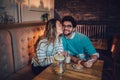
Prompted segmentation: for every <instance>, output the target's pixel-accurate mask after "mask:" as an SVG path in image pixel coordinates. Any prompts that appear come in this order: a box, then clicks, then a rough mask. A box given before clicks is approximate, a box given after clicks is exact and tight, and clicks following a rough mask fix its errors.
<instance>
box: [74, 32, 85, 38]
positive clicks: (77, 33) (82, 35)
mask: <svg viewBox="0 0 120 80" xmlns="http://www.w3.org/2000/svg"><path fill="white" fill-rule="evenodd" d="M75 34H76V36H79V37H81V38H87V36H86V35H85V34H83V33H79V32H75Z"/></svg>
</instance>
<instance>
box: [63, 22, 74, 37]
mask: <svg viewBox="0 0 120 80" xmlns="http://www.w3.org/2000/svg"><path fill="white" fill-rule="evenodd" d="M74 30H75V28H73V25H72V23H71V22H70V21H64V22H63V34H64V35H65V36H66V37H68V38H70V37H71V36H72V34H73V32H74Z"/></svg>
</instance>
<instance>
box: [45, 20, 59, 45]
mask: <svg viewBox="0 0 120 80" xmlns="http://www.w3.org/2000/svg"><path fill="white" fill-rule="evenodd" d="M57 21H60V22H61V20H59V19H56V18H53V19H50V20H48V22H47V23H46V29H45V32H44V34H45V38H46V39H47V41H48V44H49V43H51V42H54V41H55V39H56V22H57Z"/></svg>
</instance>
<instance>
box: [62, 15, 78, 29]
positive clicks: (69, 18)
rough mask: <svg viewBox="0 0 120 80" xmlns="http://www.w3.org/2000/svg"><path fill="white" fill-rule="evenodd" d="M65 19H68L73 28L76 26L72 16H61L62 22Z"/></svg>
mask: <svg viewBox="0 0 120 80" xmlns="http://www.w3.org/2000/svg"><path fill="white" fill-rule="evenodd" d="M65 21H70V22H71V23H72V25H73V27H74V28H75V27H76V21H75V20H74V18H73V17H72V16H65V17H63V19H62V24H63V23H64V22H65Z"/></svg>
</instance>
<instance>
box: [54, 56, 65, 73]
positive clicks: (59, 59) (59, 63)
mask: <svg viewBox="0 0 120 80" xmlns="http://www.w3.org/2000/svg"><path fill="white" fill-rule="evenodd" d="M64 59H65V57H64V56H62V55H56V56H55V62H56V63H55V64H56V66H55V69H54V70H55V72H56V73H57V74H61V73H63V72H64Z"/></svg>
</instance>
